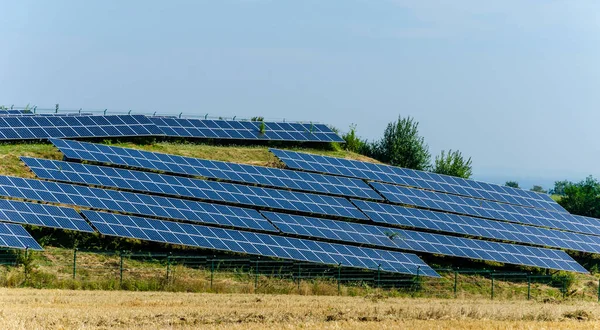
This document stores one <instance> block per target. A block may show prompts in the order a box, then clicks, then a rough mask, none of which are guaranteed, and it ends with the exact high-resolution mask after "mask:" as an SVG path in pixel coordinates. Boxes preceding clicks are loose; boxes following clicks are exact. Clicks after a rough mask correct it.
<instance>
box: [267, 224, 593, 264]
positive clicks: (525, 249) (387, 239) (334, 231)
mask: <svg viewBox="0 0 600 330" xmlns="http://www.w3.org/2000/svg"><path fill="white" fill-rule="evenodd" d="M263 214H264V215H265V216H266V217H267V219H269V220H270V221H271V222H272V223H273V224H274V225H275V226H277V227H278V228H279V229H280V230H282V231H283V232H286V233H290V234H297V235H302V236H309V237H321V238H327V239H334V240H340V241H349V242H357V243H365V244H371V245H378V246H384V247H386V246H387V247H393V248H399V249H403V250H411V251H420V252H427V253H435V254H441V255H448V256H454V257H463V258H472V259H479V260H488V261H498V262H503V263H509V264H517V265H528V266H534V267H541V268H549V269H559V270H568V271H574V272H583V273H587V270H585V268H583V267H582V266H581V265H579V264H578V263H577V262H576V261H575V260H573V258H571V257H570V256H569V255H568V254H566V253H565V252H563V251H560V250H550V249H544V248H536V247H529V246H522V245H514V244H506V243H497V242H486V241H482V240H475V239H469V238H462V237H454V236H446V235H440V234H431V233H423V232H417V231H412V230H404V229H396V228H385V227H379V226H373V225H363V224H357V223H349V222H342V221H335V220H324V219H318V218H309V217H302V216H295V215H290V214H282V213H273V212H268V213H267V212H263Z"/></svg>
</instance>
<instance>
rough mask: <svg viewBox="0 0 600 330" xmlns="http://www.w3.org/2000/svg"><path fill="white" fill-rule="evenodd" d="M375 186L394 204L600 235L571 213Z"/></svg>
mask: <svg viewBox="0 0 600 330" xmlns="http://www.w3.org/2000/svg"><path fill="white" fill-rule="evenodd" d="M372 186H373V187H374V188H375V189H376V190H377V191H379V192H380V193H381V194H382V195H383V196H384V197H385V198H387V199H388V200H389V201H391V202H394V203H401V204H406V205H414V206H420V207H425V208H429V209H434V210H442V211H450V212H455V213H459V214H467V215H473V216H477V217H483V218H490V219H499V220H505V221H510V222H518V223H524V224H528V225H533V226H540V227H549V228H558V229H564V230H568V231H573V232H578V233H587V234H594V235H600V222H598V221H595V223H594V222H591V221H580V220H579V219H576V218H575V217H573V216H572V215H570V214H568V213H559V212H548V211H545V210H540V209H534V208H528V207H521V206H517V205H510V204H505V203H497V202H492V201H485V200H480V199H474V198H470V197H463V196H456V195H449V194H444V193H438V192H434V191H428V190H422V189H415V188H408V187H401V186H396V185H391V184H385V183H379V182H372Z"/></svg>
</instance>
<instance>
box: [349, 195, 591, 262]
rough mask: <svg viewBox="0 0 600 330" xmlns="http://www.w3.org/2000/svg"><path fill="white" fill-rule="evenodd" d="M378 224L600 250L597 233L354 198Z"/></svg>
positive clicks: (557, 246) (560, 246)
mask: <svg viewBox="0 0 600 330" xmlns="http://www.w3.org/2000/svg"><path fill="white" fill-rule="evenodd" d="M352 202H353V203H354V204H355V205H356V206H357V207H358V208H359V209H361V210H362V211H363V212H364V213H365V214H367V216H369V218H370V219H371V220H373V221H375V222H377V223H384V224H390V225H399V226H403V227H408V228H421V229H427V230H435V231H440V232H448V233H456V234H464V235H469V236H478V237H483V238H490V239H496V240H504V241H513V242H519V243H525V244H533V245H539V246H548V247H554V248H561V249H569V250H574V251H581V252H588V253H600V240H599V239H598V237H597V236H592V235H586V234H580V233H573V232H564V231H559V230H555V229H546V228H540V227H533V226H526V225H520V224H514V223H509V222H500V221H494V220H487V219H481V218H475V217H469V216H463V215H457V214H451V213H443V212H435V211H429V210H421V209H415V208H408V207H402V206H399V205H389V204H382V203H374V202H368V201H361V200H352Z"/></svg>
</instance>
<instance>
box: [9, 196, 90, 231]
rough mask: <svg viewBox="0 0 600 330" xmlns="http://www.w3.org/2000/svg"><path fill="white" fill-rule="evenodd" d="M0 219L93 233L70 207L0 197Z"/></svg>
mask: <svg viewBox="0 0 600 330" xmlns="http://www.w3.org/2000/svg"><path fill="white" fill-rule="evenodd" d="M0 221H7V222H14V223H20V224H27V225H33V226H39V227H49V228H60V229H67V230H74V231H80V232H87V233H93V232H94V229H93V228H92V227H91V226H90V225H89V224H88V223H87V222H86V221H85V220H84V219H83V218H82V217H81V215H80V214H79V213H78V212H77V211H75V210H74V209H72V208H68V207H61V206H54V205H45V204H39V203H29V202H21V201H14V200H6V199H0Z"/></svg>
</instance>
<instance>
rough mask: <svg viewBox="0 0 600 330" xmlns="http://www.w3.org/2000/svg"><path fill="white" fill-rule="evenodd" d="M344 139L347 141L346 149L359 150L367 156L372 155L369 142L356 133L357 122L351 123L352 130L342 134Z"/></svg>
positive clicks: (358, 151)
mask: <svg viewBox="0 0 600 330" xmlns="http://www.w3.org/2000/svg"><path fill="white" fill-rule="evenodd" d="M342 139H344V141H346V143H345V144H344V149H346V150H348V151H352V152H357V153H359V154H363V155H365V156H370V153H371V152H370V149H369V143H368V142H367V141H366V140H363V139H361V138H360V137H358V135H356V124H352V125H350V131H348V133H346V134H343V135H342Z"/></svg>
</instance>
